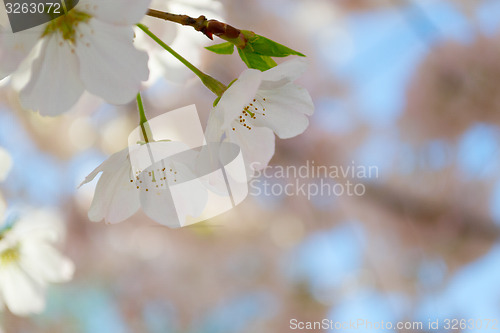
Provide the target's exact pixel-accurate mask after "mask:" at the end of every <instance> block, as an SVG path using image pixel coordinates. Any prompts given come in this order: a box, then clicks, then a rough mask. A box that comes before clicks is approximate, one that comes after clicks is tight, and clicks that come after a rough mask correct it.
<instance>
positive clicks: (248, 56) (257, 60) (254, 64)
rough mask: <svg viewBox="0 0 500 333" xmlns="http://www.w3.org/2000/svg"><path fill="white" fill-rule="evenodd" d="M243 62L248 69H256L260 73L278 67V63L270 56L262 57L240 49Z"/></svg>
mask: <svg viewBox="0 0 500 333" xmlns="http://www.w3.org/2000/svg"><path fill="white" fill-rule="evenodd" d="M238 53H239V55H240V58H241V60H243V62H244V63H245V64H246V65H247V67H248V68H255V69H258V70H260V71H267V70H268V69H271V68H273V67H275V66H276V65H277V63H276V61H274V60H273V59H271V57H268V56H262V55H258V54H255V53H249V52H245V50H241V49H238Z"/></svg>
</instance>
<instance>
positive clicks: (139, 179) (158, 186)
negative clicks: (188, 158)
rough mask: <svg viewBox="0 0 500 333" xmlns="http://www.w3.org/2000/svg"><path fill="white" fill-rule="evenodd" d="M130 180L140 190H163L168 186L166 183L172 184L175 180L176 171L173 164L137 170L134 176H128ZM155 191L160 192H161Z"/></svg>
mask: <svg viewBox="0 0 500 333" xmlns="http://www.w3.org/2000/svg"><path fill="white" fill-rule="evenodd" d="M134 178H135V179H134ZM130 182H131V183H134V182H135V186H136V189H137V190H141V191H144V190H145V191H146V192H149V191H159V190H164V189H167V188H168V184H170V185H172V184H175V183H176V182H177V171H176V169H175V168H174V167H173V166H171V167H168V166H163V167H162V168H158V169H156V171H154V170H153V171H148V172H143V171H142V170H137V171H136V172H135V177H130ZM156 193H157V194H160V193H161V192H156Z"/></svg>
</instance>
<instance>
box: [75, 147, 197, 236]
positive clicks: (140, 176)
mask: <svg viewBox="0 0 500 333" xmlns="http://www.w3.org/2000/svg"><path fill="white" fill-rule="evenodd" d="M183 151H186V146H185V145H184V144H182V143H179V142H151V143H149V144H146V145H137V146H134V147H128V148H126V149H124V150H122V151H119V152H117V153H115V154H113V155H111V156H110V157H109V158H108V159H107V160H106V161H104V162H103V163H102V164H101V165H99V166H98V167H97V168H96V169H95V170H94V171H92V172H91V173H90V174H89V175H88V176H87V177H86V178H85V180H84V181H83V182H82V184H81V185H80V186H82V185H84V184H86V183H88V182H90V181H92V180H93V179H94V178H95V177H96V176H97V175H98V174H99V173H101V172H102V175H101V178H100V179H99V182H98V183H97V187H96V190H95V194H94V199H93V200H92V204H91V206H90V210H89V213H88V216H89V219H90V220H91V221H94V222H99V221H102V220H103V219H104V220H105V221H106V222H107V223H118V222H122V221H124V220H126V219H128V218H129V217H131V216H132V215H134V214H135V213H136V212H137V210H138V209H139V207H142V210H143V211H144V213H145V214H146V215H148V216H149V217H150V218H151V219H153V220H155V221H156V222H158V223H160V224H162V225H165V226H168V227H172V228H178V227H180V226H183V225H184V224H183V223H184V222H185V221H186V216H187V215H190V216H194V217H195V216H198V215H200V214H201V213H202V212H203V210H204V209H205V204H206V200H207V189H206V187H205V186H204V185H203V184H201V182H200V181H192V180H194V179H195V178H196V177H194V176H193V173H192V171H191V170H192V169H193V168H192V167H191V168H190V167H189V166H190V165H191V166H192V165H193V164H194V162H195V161H196V157H195V156H192V158H190V159H191V162H188V161H186V160H183V161H178V160H174V159H168V157H169V156H172V155H174V154H176V153H179V152H183ZM150 157H152V158H154V159H155V160H156V161H151V160H150ZM141 164H142V165H141ZM185 180H191V183H190V184H189V185H187V186H188V190H187V191H186V190H183V191H182V192H181V197H177V198H173V197H172V193H171V191H170V188H171V187H172V186H175V185H178V184H181V183H184V181H185ZM177 194H179V193H177ZM193 198H194V199H195V200H193ZM174 201H175V202H174ZM179 205H187V206H184V207H179Z"/></svg>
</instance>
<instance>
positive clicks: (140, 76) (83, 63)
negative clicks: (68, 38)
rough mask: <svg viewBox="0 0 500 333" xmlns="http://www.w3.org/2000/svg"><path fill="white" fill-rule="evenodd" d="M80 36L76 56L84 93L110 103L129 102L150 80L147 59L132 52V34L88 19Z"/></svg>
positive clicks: (82, 27)
mask: <svg viewBox="0 0 500 333" xmlns="http://www.w3.org/2000/svg"><path fill="white" fill-rule="evenodd" d="M79 33H80V34H81V35H80V38H79V40H78V43H77V46H76V53H77V55H78V58H79V60H80V75H81V78H82V80H83V82H84V83H85V87H86V88H87V90H88V91H89V92H91V93H93V94H95V95H98V96H100V97H102V98H104V99H105V100H106V101H107V102H110V103H114V104H125V103H127V102H130V101H131V100H132V99H133V98H134V97H135V96H136V94H137V92H138V91H139V89H140V87H141V81H146V80H147V79H148V76H149V69H148V66H147V63H148V55H147V53H145V52H143V51H139V50H137V49H135V48H134V46H133V43H132V39H133V30H132V29H131V28H130V27H117V26H112V25H110V24H107V23H104V22H100V21H99V20H96V19H91V20H90V21H89V23H88V24H83V25H81V26H80V27H79Z"/></svg>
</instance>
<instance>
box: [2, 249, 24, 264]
mask: <svg viewBox="0 0 500 333" xmlns="http://www.w3.org/2000/svg"><path fill="white" fill-rule="evenodd" d="M19 257H20V251H19V246H14V247H11V248H9V249H7V250H5V251H3V252H2V253H0V264H1V265H3V266H4V265H9V264H11V263H14V262H17V261H18V260H19Z"/></svg>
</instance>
